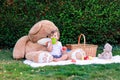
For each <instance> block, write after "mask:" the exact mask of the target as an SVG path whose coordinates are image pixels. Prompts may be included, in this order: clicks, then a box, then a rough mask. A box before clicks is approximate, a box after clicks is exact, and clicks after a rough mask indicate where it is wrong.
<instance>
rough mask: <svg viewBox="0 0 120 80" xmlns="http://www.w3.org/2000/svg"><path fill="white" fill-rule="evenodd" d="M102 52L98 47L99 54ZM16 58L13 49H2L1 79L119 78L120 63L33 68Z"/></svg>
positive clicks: (117, 49) (119, 51)
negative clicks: (13, 56) (13, 55)
mask: <svg viewBox="0 0 120 80" xmlns="http://www.w3.org/2000/svg"><path fill="white" fill-rule="evenodd" d="M101 52H102V47H99V48H98V51H97V54H98V53H101ZM113 55H120V47H118V46H117V47H116V46H114V49H113ZM23 60H24V59H22V60H18V61H17V60H14V59H13V58H12V50H7V49H5V50H1V51H0V80H119V79H120V64H117V63H116V64H115V63H113V64H106V65H98V64H92V65H82V66H81V65H66V66H45V67H39V68H32V67H30V66H28V65H25V64H23Z"/></svg>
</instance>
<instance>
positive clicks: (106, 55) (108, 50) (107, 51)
mask: <svg viewBox="0 0 120 80" xmlns="http://www.w3.org/2000/svg"><path fill="white" fill-rule="evenodd" d="M98 58H100V59H111V58H112V46H111V45H110V44H109V43H106V44H105V46H104V49H103V52H102V53H101V54H98Z"/></svg>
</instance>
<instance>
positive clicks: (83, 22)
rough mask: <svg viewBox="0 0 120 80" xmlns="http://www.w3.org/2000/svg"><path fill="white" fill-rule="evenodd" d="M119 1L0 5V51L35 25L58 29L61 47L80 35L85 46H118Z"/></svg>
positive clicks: (34, 0) (30, 0) (40, 0)
mask: <svg viewBox="0 0 120 80" xmlns="http://www.w3.org/2000/svg"><path fill="white" fill-rule="evenodd" d="M119 3H120V1H119V0H112V1H111V0H54V1H53V0H14V2H13V3H12V4H8V3H7V2H6V1H4V0H1V1H0V11H1V12H0V20H1V23H0V26H1V28H0V43H1V45H0V47H2V48H3V47H4V48H10V47H13V46H14V45H15V43H16V41H17V40H18V39H19V38H20V37H22V36H24V35H27V34H28V31H29V30H30V28H31V27H32V26H33V25H34V24H35V23H36V22H38V21H40V20H43V19H48V20H51V21H53V22H54V23H55V24H56V26H58V28H59V30H60V33H61V38H60V40H61V41H62V43H63V45H65V44H67V43H77V40H78V39H77V38H78V36H79V34H80V33H83V34H85V35H86V39H87V43H93V44H104V43H106V42H109V43H111V44H119V40H120V23H119V22H120V5H119Z"/></svg>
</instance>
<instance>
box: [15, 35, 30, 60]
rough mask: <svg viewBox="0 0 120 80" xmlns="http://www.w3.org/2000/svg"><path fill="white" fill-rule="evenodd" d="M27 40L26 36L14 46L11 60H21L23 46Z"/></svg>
mask: <svg viewBox="0 0 120 80" xmlns="http://www.w3.org/2000/svg"><path fill="white" fill-rule="evenodd" d="M28 40H29V38H28V36H23V37H21V38H20V39H19V40H18V41H17V42H16V44H15V46H14V49H13V58H14V59H22V58H24V56H25V45H26V43H27V41H28Z"/></svg>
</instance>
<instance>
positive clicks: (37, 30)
mask: <svg viewBox="0 0 120 80" xmlns="http://www.w3.org/2000/svg"><path fill="white" fill-rule="evenodd" d="M40 28H41V24H40V23H39V22H38V23H36V24H35V25H34V26H33V27H32V28H31V29H30V31H29V34H32V35H33V34H36V33H37V32H39V30H40Z"/></svg>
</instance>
